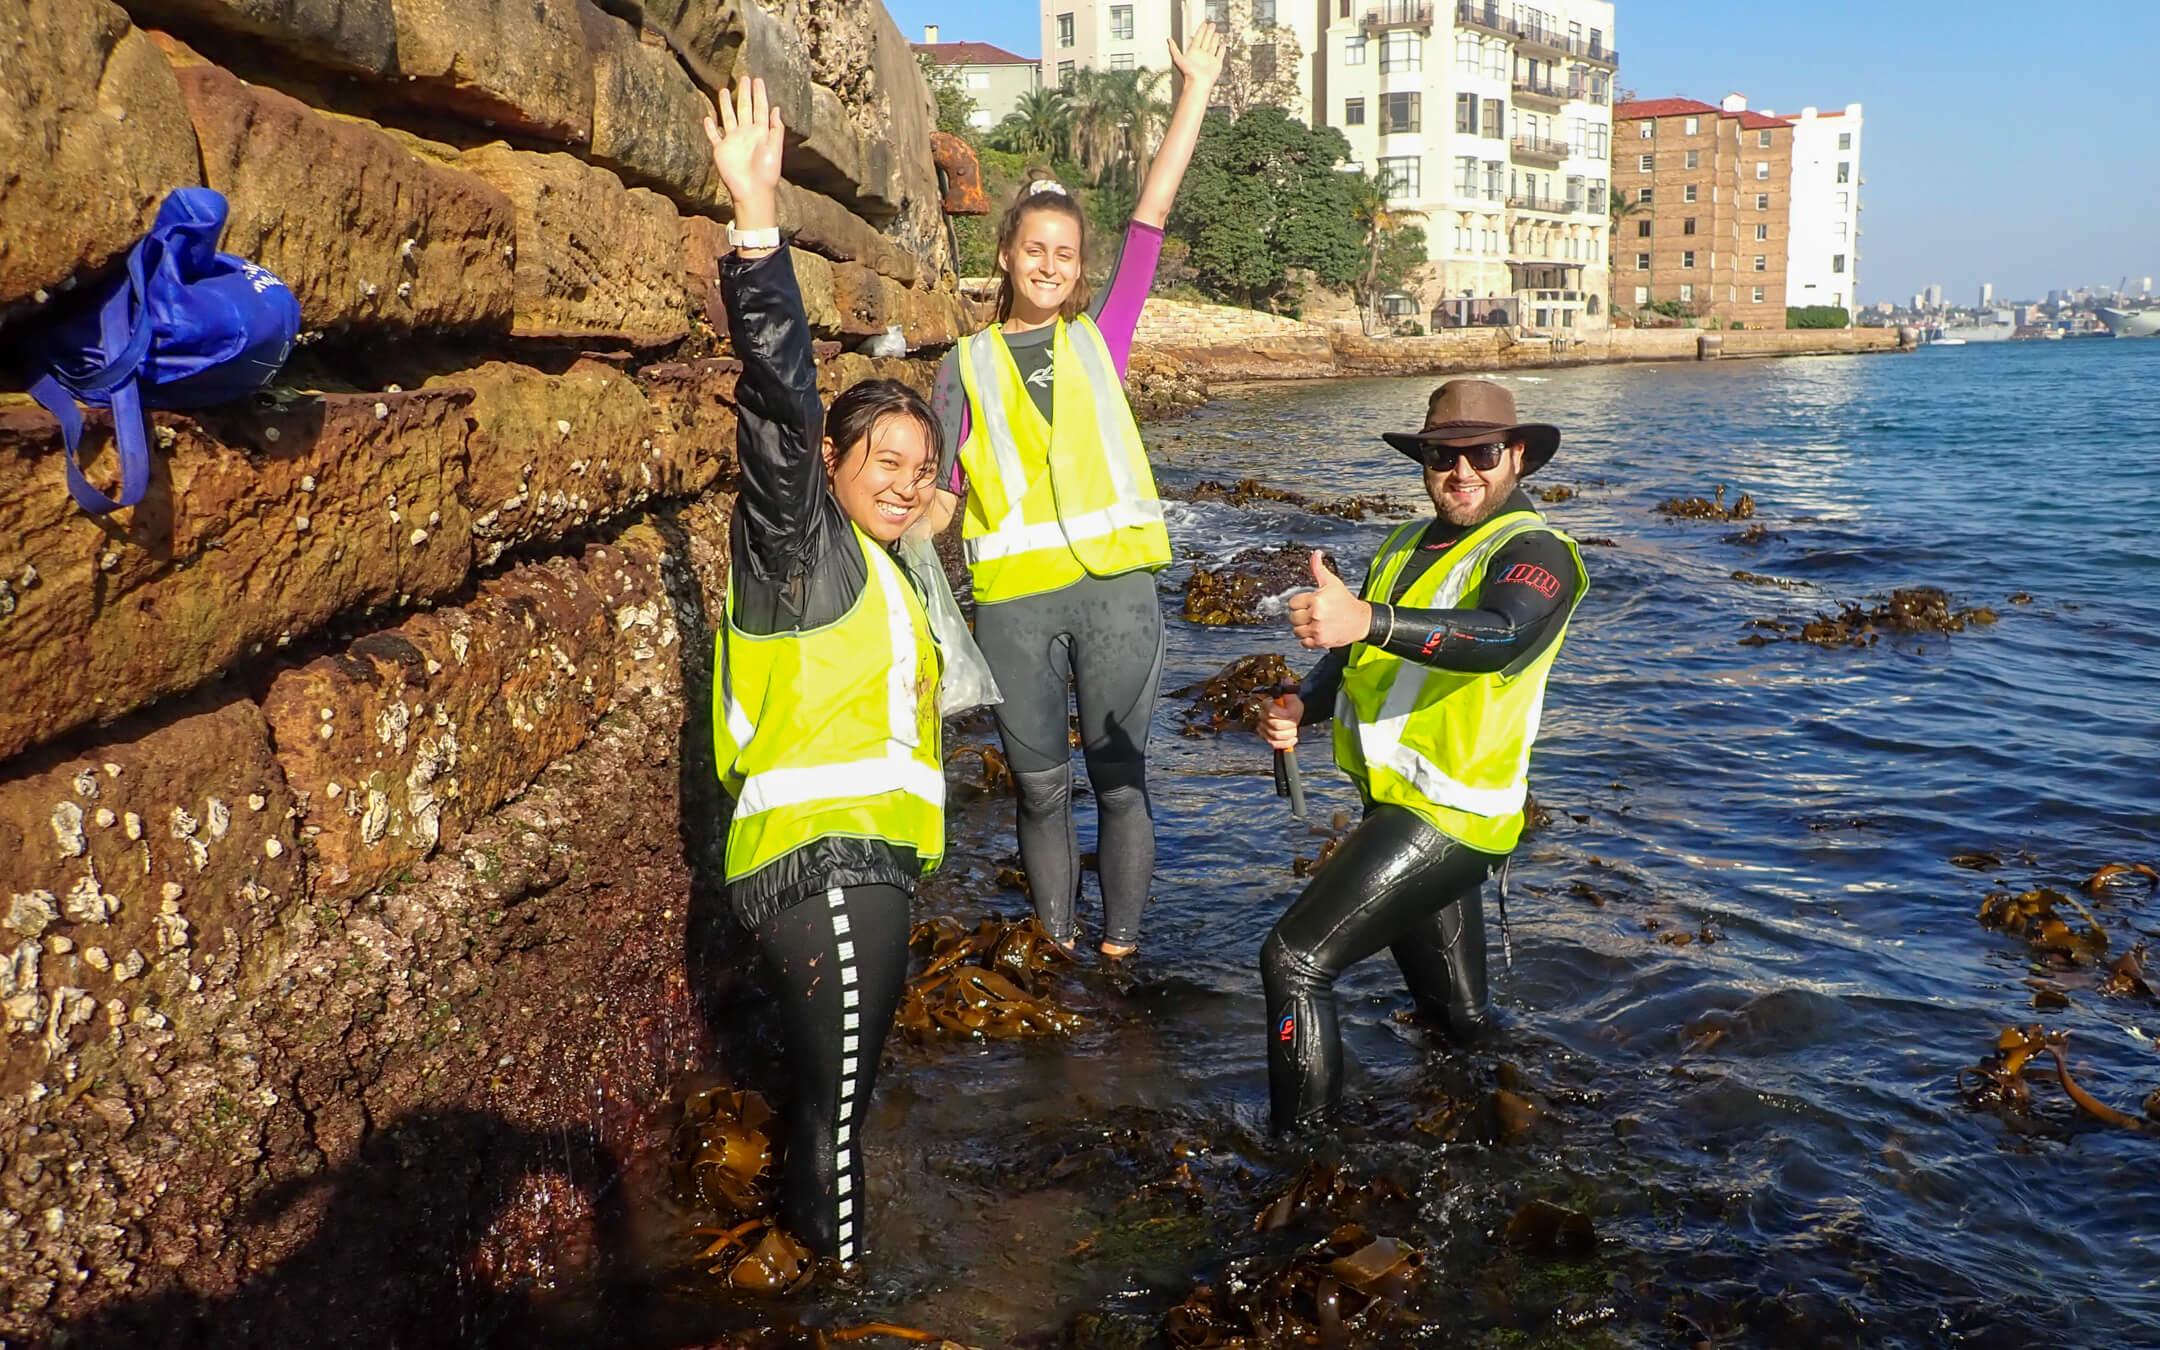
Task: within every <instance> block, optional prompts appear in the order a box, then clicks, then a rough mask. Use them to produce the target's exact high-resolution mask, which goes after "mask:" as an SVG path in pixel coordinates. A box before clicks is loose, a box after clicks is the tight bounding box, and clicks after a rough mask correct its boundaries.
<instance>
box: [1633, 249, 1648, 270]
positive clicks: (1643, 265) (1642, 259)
mask: <svg viewBox="0 0 2160 1350" xmlns="http://www.w3.org/2000/svg"><path fill="white" fill-rule="evenodd" d="M1635 270H1636V271H1638V272H1647V271H1649V270H1650V255H1649V254H1647V253H1638V254H1636V255H1635Z"/></svg>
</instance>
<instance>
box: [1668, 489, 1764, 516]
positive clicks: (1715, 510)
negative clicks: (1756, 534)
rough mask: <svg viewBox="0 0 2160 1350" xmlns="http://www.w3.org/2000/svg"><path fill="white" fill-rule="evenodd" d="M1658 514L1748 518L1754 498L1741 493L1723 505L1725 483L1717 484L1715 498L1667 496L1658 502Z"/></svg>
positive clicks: (1750, 514) (1753, 512) (1751, 514)
mask: <svg viewBox="0 0 2160 1350" xmlns="http://www.w3.org/2000/svg"><path fill="white" fill-rule="evenodd" d="M1657 510H1658V514H1659V515H1661V516H1673V517H1675V518H1677V519H1680V520H1748V519H1751V518H1752V517H1753V516H1754V514H1755V498H1754V497H1752V496H1750V495H1749V494H1748V493H1745V492H1743V493H1741V494H1740V498H1739V500H1738V501H1735V502H1734V503H1733V504H1732V505H1731V506H1727V505H1725V485H1724V484H1723V483H1720V484H1718V485H1717V500H1715V501H1710V500H1707V499H1705V498H1702V497H1668V498H1666V499H1665V500H1664V501H1662V502H1659V503H1658V507H1657Z"/></svg>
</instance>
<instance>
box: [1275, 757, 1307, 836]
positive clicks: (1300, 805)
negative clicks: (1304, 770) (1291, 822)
mask: <svg viewBox="0 0 2160 1350" xmlns="http://www.w3.org/2000/svg"><path fill="white" fill-rule="evenodd" d="M1275 795H1276V796H1278V797H1288V798H1289V799H1290V814H1291V815H1293V816H1295V817H1297V818H1298V819H1299V820H1303V819H1305V778H1304V775H1302V774H1300V773H1299V772H1298V763H1297V751H1295V750H1277V751H1276V752H1275Z"/></svg>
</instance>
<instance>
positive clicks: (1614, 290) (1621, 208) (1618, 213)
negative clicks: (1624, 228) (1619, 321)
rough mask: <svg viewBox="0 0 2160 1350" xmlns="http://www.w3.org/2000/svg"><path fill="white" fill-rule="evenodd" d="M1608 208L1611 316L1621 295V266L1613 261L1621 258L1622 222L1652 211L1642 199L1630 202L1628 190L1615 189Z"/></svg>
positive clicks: (1607, 303) (1608, 306)
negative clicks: (1630, 217) (1616, 297)
mask: <svg viewBox="0 0 2160 1350" xmlns="http://www.w3.org/2000/svg"><path fill="white" fill-rule="evenodd" d="M1606 207H1607V208H1608V209H1609V210H1610V211H1611V212H1612V230H1611V231H1610V234H1609V236H1608V238H1607V239H1606V241H1605V260H1606V262H1607V264H1608V266H1607V267H1606V269H1605V310H1606V312H1607V313H1608V314H1609V313H1611V312H1612V311H1613V310H1615V309H1617V308H1619V301H1618V300H1616V299H1615V298H1614V297H1615V296H1617V295H1619V293H1620V281H1619V266H1618V264H1616V263H1614V262H1613V260H1614V259H1616V258H1618V257H1619V256H1620V222H1621V221H1623V220H1626V219H1627V218H1628V217H1629V216H1639V215H1641V214H1643V213H1644V212H1645V211H1648V210H1649V209H1650V204H1649V203H1648V202H1646V201H1643V200H1642V199H1641V198H1640V197H1638V198H1636V199H1635V200H1634V201H1629V200H1628V199H1627V189H1626V188H1614V189H1612V194H1611V196H1609V197H1607V198H1606Z"/></svg>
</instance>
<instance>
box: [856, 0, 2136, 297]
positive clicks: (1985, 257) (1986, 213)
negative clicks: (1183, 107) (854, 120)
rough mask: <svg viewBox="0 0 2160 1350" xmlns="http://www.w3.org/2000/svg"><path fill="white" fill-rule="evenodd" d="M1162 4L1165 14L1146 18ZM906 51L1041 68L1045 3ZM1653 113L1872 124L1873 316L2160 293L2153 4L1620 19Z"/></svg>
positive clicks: (2006, 4) (912, 14) (905, 11)
mask: <svg viewBox="0 0 2160 1350" xmlns="http://www.w3.org/2000/svg"><path fill="white" fill-rule="evenodd" d="M1139 2H1140V3H1168V0H1139ZM886 7H887V8H888V9H889V10H891V11H892V15H893V18H894V19H895V20H896V21H897V22H898V23H899V25H900V27H901V29H902V30H903V31H904V32H906V33H907V34H908V36H910V37H912V38H916V39H920V38H921V36H922V26H923V25H924V24H926V23H935V24H938V25H940V26H941V28H942V30H943V31H942V34H941V36H942V37H943V38H944V39H945V40H946V41H948V42H951V41H958V40H961V39H973V40H977V41H983V42H994V43H997V44H998V45H999V46H1001V47H1006V48H1009V49H1011V50H1012V51H1015V52H1019V53H1020V54H1022V55H1024V56H1040V55H1041V54H1042V53H1041V46H1042V35H1041V27H1040V25H1041V14H1040V7H1039V5H1038V4H1036V3H1033V0H886ZM1617 10H1618V18H1617V19H1616V21H1615V23H1614V25H1613V26H1614V29H1615V33H1614V38H1613V41H1614V45H1615V46H1617V47H1618V48H1619V50H1620V60H1621V67H1620V83H1621V86H1622V87H1623V88H1627V89H1633V90H1634V91H1635V92H1636V93H1637V94H1639V95H1641V96H1642V97H1644V98H1661V97H1665V96H1668V95H1675V94H1677V95H1685V96H1687V97H1691V98H1700V99H1704V100H1707V101H1709V102H1713V103H1714V102H1716V101H1717V100H1718V99H1719V98H1720V97H1722V96H1723V95H1724V94H1725V93H1726V92H1728V91H1730V90H1735V89H1737V90H1740V91H1742V92H1744V93H1746V94H1747V96H1748V100H1749V102H1750V103H1751V104H1752V105H1753V106H1755V107H1758V108H1761V107H1770V108H1775V109H1776V110H1777V111H1779V112H1788V111H1790V112H1797V111H1798V110H1799V109H1800V108H1802V107H1804V106H1806V105H1808V104H1814V105H1815V106H1817V107H1820V108H1832V107H1842V106H1844V105H1845V104H1847V103H1850V102H1859V103H1863V104H1865V105H1866V110H1867V132H1866V143H1865V155H1864V157H1863V161H1862V164H1861V170H1862V173H1863V174H1864V175H1865V177H1866V178H1867V187H1866V190H1865V192H1864V193H1863V194H1862V197H1861V203H1862V206H1863V208H1864V213H1863V216H1862V219H1861V231H1862V238H1861V245H1860V253H1861V262H1860V286H1861V298H1862V300H1864V301H1866V302H1870V303H1872V302H1873V301H1876V300H1901V299H1905V298H1909V297H1910V296H1911V294H1912V293H1913V292H1914V291H1916V290H1919V289H1920V288H1921V287H1923V286H1926V285H1928V284H1929V283H1931V282H1939V283H1941V284H1942V285H1943V286H1944V287H1945V288H1946V289H1947V291H1948V293H1949V295H1950V297H1951V298H1953V299H1956V300H1960V301H1962V302H1964V303H1966V304H1970V303H1972V301H1973V299H1974V298H1975V293H1976V291H1977V289H1978V287H1979V284H1980V283H1981V282H1982V281H1992V282H1994V283H1995V293H1996V294H1997V295H1998V296H2005V297H2036V296H2040V295H2044V294H2045V293H2046V292H2047V290H2048V289H2049V288H2050V287H2055V286H2064V287H2068V286H2077V285H2092V284H2101V283H2105V284H2107V285H2113V284H2114V283H2115V282H2116V281H2117V280H2118V279H2120V278H2121V277H2122V276H2123V275H2124V274H2126V273H2127V274H2129V276H2130V277H2131V278H2132V284H2135V281H2136V278H2137V277H2139V276H2144V275H2151V276H2154V277H2155V278H2156V280H2160V153H2156V152H2155V150H2154V148H2153V147H2154V142H2155V138H2156V137H2160V76H2156V74H2155V70H2156V66H2155V64H2154V63H2155V61H2156V60H2160V0H2053V3H2034V0H2024V2H2023V3H2012V2H2011V0H1864V2H1863V0H1790V2H1779V3H1769V4H1762V3H1756V2H1755V0H1618V5H1617Z"/></svg>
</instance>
